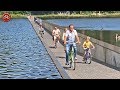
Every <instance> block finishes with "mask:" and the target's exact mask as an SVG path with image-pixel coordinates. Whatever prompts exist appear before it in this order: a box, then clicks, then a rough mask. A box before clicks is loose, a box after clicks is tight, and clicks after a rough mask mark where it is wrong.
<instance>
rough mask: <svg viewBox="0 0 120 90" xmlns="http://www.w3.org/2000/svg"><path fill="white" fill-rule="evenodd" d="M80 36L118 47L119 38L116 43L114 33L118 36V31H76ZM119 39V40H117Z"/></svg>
mask: <svg viewBox="0 0 120 90" xmlns="http://www.w3.org/2000/svg"><path fill="white" fill-rule="evenodd" d="M78 32H80V33H82V34H85V35H88V36H90V37H93V38H95V39H98V40H102V41H104V42H107V43H110V44H113V45H116V46H120V36H118V37H117V42H116V33H117V34H118V35H120V31H109V30H102V31H101V30H80V31H78ZM118 39H119V40H118Z"/></svg>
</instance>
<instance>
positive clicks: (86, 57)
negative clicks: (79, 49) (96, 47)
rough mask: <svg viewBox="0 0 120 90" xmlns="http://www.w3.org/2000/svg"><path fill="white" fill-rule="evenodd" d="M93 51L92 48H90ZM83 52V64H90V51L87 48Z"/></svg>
mask: <svg viewBox="0 0 120 90" xmlns="http://www.w3.org/2000/svg"><path fill="white" fill-rule="evenodd" d="M92 49H93V48H92ZM84 50H85V52H86V53H85V55H84V60H85V63H87V64H91V58H92V57H91V53H90V51H89V50H90V49H89V48H84Z"/></svg>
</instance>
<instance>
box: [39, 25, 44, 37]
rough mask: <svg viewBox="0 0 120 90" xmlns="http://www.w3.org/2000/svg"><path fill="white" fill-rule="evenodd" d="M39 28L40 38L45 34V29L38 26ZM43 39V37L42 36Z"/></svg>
mask: <svg viewBox="0 0 120 90" xmlns="http://www.w3.org/2000/svg"><path fill="white" fill-rule="evenodd" d="M39 26H40V28H39V34H41V36H42V35H43V34H44V33H45V29H44V28H43V27H42V25H39ZM42 38H43V36H42Z"/></svg>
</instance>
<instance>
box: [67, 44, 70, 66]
mask: <svg viewBox="0 0 120 90" xmlns="http://www.w3.org/2000/svg"><path fill="white" fill-rule="evenodd" d="M69 49H70V45H69V44H66V64H68V63H69Z"/></svg>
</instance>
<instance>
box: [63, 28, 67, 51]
mask: <svg viewBox="0 0 120 90" xmlns="http://www.w3.org/2000/svg"><path fill="white" fill-rule="evenodd" d="M67 30H68V29H67V28H65V29H64V32H63V35H62V41H63V43H64V37H65V34H66V31H67ZM64 51H65V46H64Z"/></svg>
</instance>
